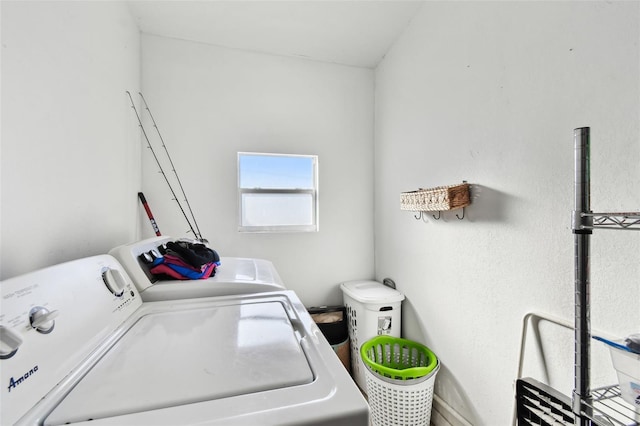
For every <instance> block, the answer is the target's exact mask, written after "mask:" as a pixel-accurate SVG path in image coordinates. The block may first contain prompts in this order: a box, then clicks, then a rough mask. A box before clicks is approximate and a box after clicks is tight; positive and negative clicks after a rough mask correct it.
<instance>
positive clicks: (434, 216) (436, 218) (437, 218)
mask: <svg viewBox="0 0 640 426" xmlns="http://www.w3.org/2000/svg"><path fill="white" fill-rule="evenodd" d="M431 216H433V218H434V219H435V220H440V211H438V217H436V215H435V214H432V215H431Z"/></svg>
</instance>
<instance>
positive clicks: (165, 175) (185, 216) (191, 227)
mask: <svg viewBox="0 0 640 426" xmlns="http://www.w3.org/2000/svg"><path fill="white" fill-rule="evenodd" d="M127 95H128V96H129V100H130V101H131V108H132V109H133V111H134V112H135V113H136V118H137V119H138V124H139V125H140V128H141V129H142V134H143V135H144V138H145V140H146V141H147V147H148V148H149V149H150V150H151V153H152V154H153V158H154V159H155V160H156V164H157V165H158V168H159V169H160V173H161V174H162V177H164V180H165V182H167V186H168V187H169V190H170V191H171V195H173V199H174V200H175V202H176V203H177V204H178V207H179V208H180V211H181V212H182V215H183V216H184V218H185V220H186V221H187V223H188V224H189V228H190V229H191V232H192V233H193V235H195V236H196V238H198V239H202V237H201V236H200V235H199V234H197V233H196V231H195V230H194V229H193V226H192V225H191V221H190V220H189V217H188V216H187V214H186V213H185V211H184V209H183V208H182V204H180V200H178V196H177V195H176V193H175V191H174V190H173V187H172V186H171V182H169V178H168V177H167V174H166V173H165V172H164V169H163V168H162V165H161V164H160V160H159V159H158V156H157V155H156V152H155V151H154V150H153V147H152V146H151V141H149V137H148V136H147V132H146V131H145V129H144V125H143V124H142V120H141V119H140V115H139V114H138V110H137V109H136V106H135V104H134V102H133V98H132V97H131V93H129V91H128V90H127Z"/></svg>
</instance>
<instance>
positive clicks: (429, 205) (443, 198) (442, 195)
mask: <svg viewBox="0 0 640 426" xmlns="http://www.w3.org/2000/svg"><path fill="white" fill-rule="evenodd" d="M469 204H471V194H470V190H469V184H468V183H467V181H466V180H463V181H462V184H459V185H449V186H438V187H435V188H429V189H424V188H420V189H418V190H416V191H409V192H402V193H401V194H400V209H401V210H411V211H414V212H417V214H415V215H414V216H413V217H415V218H416V220H421V219H423V217H424V212H428V211H430V212H438V216H436V215H435V214H432V216H433V218H434V219H435V220H440V218H441V214H442V212H443V211H448V210H454V209H459V208H462V216H460V215H459V214H456V218H458V220H462V219H464V216H465V211H464V208H465V207H466V206H468V205H469Z"/></svg>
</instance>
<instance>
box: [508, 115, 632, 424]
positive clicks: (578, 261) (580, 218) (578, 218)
mask: <svg viewBox="0 0 640 426" xmlns="http://www.w3.org/2000/svg"><path fill="white" fill-rule="evenodd" d="M574 144H575V179H574V198H575V204H574V210H573V217H572V231H573V234H574V271H575V283H574V284H575V312H574V314H575V315H574V321H575V323H574V336H575V343H574V347H575V359H574V360H575V362H574V385H575V387H574V390H573V394H572V396H571V398H569V397H567V396H565V395H563V394H561V393H559V392H558V391H556V390H555V389H552V388H550V387H549V386H547V385H545V384H542V383H540V382H537V381H536V380H533V379H530V378H527V379H519V380H518V381H517V383H516V405H517V417H518V424H519V425H550V426H553V425H579V426H591V425H598V426H638V425H640V407H633V406H631V404H628V403H627V402H625V401H624V400H623V399H622V398H621V396H620V389H619V387H618V386H617V385H614V386H606V387H601V388H597V389H593V390H592V389H590V369H591V365H590V362H591V360H590V351H591V346H590V345H591V343H590V340H591V320H590V306H589V295H590V259H591V242H590V238H591V234H592V233H593V230H595V229H616V230H630V231H639V230H640V212H633V213H593V212H591V207H590V197H591V192H590V191H591V189H590V185H591V177H590V128H589V127H581V128H577V129H575V130H574Z"/></svg>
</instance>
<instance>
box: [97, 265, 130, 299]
mask: <svg viewBox="0 0 640 426" xmlns="http://www.w3.org/2000/svg"><path fill="white" fill-rule="evenodd" d="M102 280H103V281H104V283H105V284H106V285H107V288H108V289H109V291H110V292H111V293H113V295H114V296H116V297H122V295H123V294H124V289H125V287H126V286H127V281H126V280H125V279H124V276H123V275H122V273H121V272H120V271H118V270H117V269H111V268H105V269H104V270H103V271H102Z"/></svg>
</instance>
